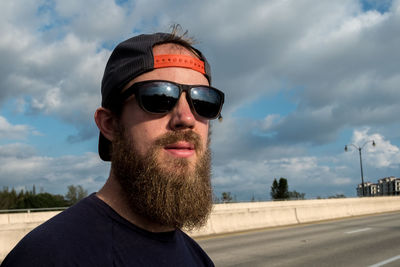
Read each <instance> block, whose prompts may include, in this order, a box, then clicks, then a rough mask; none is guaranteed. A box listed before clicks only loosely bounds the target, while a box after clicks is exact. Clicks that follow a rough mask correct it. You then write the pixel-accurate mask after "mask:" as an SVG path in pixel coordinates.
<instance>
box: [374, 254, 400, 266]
mask: <svg viewBox="0 0 400 267" xmlns="http://www.w3.org/2000/svg"><path fill="white" fill-rule="evenodd" d="M397 260H400V255H398V256H396V257H393V258H390V259H387V260H384V261H381V262H378V263H377V264H374V265H371V266H369V267H380V266H383V265H385V264H388V263H391V262H393V261H397Z"/></svg>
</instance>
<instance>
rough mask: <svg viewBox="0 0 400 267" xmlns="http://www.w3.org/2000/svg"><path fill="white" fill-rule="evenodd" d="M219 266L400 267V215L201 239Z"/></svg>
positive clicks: (391, 214) (383, 215)
mask: <svg viewBox="0 0 400 267" xmlns="http://www.w3.org/2000/svg"><path fill="white" fill-rule="evenodd" d="M197 241H198V242H199V244H200V245H201V247H202V248H203V249H204V250H205V251H206V252H207V253H208V255H209V256H210V257H211V259H212V260H213V261H214V263H215V265H216V266H217V267H219V266H373V267H379V266H385V267H389V266H400V213H399V212H398V213H390V214H381V215H374V216H368V217H358V218H351V219H344V220H336V221H330V222H323V223H316V224H309V225H300V226H292V227H285V228H275V229H267V230H262V231H254V232H247V233H241V234H232V235H225V236H220V237H211V238H206V239H198V240H197Z"/></svg>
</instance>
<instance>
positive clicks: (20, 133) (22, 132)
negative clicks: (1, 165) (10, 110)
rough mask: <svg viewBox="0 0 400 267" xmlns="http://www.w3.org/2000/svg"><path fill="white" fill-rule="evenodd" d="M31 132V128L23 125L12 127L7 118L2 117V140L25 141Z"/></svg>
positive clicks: (0, 119) (0, 120) (0, 131)
mask: <svg viewBox="0 0 400 267" xmlns="http://www.w3.org/2000/svg"><path fill="white" fill-rule="evenodd" d="M30 131H31V127H30V126H28V125H23V124H17V125H12V124H11V123H9V122H8V121H7V119H6V118H5V117H2V116H0V139H10V140H21V139H25V138H26V137H27V136H28V134H29V133H30Z"/></svg>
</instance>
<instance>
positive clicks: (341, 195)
mask: <svg viewBox="0 0 400 267" xmlns="http://www.w3.org/2000/svg"><path fill="white" fill-rule="evenodd" d="M328 198H346V196H345V195H344V194H336V195H333V196H329V197H328Z"/></svg>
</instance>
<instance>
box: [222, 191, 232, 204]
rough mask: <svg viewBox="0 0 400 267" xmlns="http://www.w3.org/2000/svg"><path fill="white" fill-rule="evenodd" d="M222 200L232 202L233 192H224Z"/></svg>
mask: <svg viewBox="0 0 400 267" xmlns="http://www.w3.org/2000/svg"><path fill="white" fill-rule="evenodd" d="M221 201H222V203H229V202H232V196H231V192H222V197H221Z"/></svg>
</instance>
